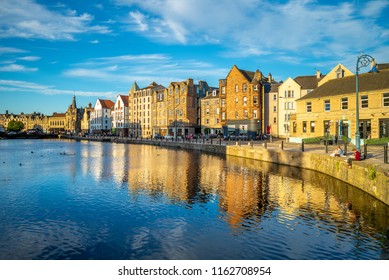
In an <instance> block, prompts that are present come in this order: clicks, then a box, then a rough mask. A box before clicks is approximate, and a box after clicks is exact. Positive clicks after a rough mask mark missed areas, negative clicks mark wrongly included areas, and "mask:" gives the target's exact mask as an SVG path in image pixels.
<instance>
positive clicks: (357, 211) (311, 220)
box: [0, 140, 389, 260]
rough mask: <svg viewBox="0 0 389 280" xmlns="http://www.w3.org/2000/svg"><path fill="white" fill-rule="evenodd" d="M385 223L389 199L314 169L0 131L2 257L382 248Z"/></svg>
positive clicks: (358, 255)
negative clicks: (15, 136)
mask: <svg viewBox="0 0 389 280" xmlns="http://www.w3.org/2000/svg"><path fill="white" fill-rule="evenodd" d="M388 227H389V207H388V206H386V205H385V204H383V203H381V202H380V201H378V200H376V199H375V198H373V197H371V196H369V195H367V194H365V193H364V192H362V191H360V190H358V189H356V188H353V187H351V186H349V185H347V184H345V183H342V182H340V181H338V180H335V179H332V178H331V177H328V176H326V175H324V174H321V173H317V172H313V171H307V170H301V169H298V168H291V167H286V166H278V165H274V164H268V163H263V162H258V161H253V160H245V159H241V158H236V157H221V156H217V155H209V154H203V153H199V152H196V151H186V150H180V149H178V150H174V149H166V148H160V147H154V146H146V145H144V146H143V145H128V144H113V143H100V142H74V141H59V140H0V259H94V260H98V259H105V260H107V259H117V260H118V259H157V260H160V259H199V260H201V259H284V260H288V259H300V260H305V259H329V260H330V259H353V260H356V259H388V258H389V242H388Z"/></svg>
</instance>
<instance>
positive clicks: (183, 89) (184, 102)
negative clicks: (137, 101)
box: [165, 79, 210, 137]
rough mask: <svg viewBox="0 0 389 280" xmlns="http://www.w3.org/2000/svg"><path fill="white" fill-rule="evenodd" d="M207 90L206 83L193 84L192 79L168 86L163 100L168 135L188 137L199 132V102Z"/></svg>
mask: <svg viewBox="0 0 389 280" xmlns="http://www.w3.org/2000/svg"><path fill="white" fill-rule="evenodd" d="M209 89H210V88H209V86H208V83H207V82H205V81H199V83H198V84H194V82H193V79H187V80H186V81H181V82H171V83H170V84H169V86H168V88H167V94H166V100H165V102H166V103H165V106H166V113H167V129H168V130H167V133H168V134H169V135H172V136H174V137H188V136H190V135H194V134H199V133H200V132H201V120H200V117H201V112H200V100H201V98H203V97H205V93H206V92H207V91H208V90H209Z"/></svg>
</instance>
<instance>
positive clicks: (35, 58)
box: [17, 55, 41, 61]
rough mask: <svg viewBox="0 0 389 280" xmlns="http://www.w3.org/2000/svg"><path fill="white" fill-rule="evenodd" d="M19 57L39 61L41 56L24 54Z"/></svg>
mask: <svg viewBox="0 0 389 280" xmlns="http://www.w3.org/2000/svg"><path fill="white" fill-rule="evenodd" d="M17 59H19V60H24V61H38V60H40V59H41V58H40V57H39V56H33V55H29V56H22V57H19V58H17Z"/></svg>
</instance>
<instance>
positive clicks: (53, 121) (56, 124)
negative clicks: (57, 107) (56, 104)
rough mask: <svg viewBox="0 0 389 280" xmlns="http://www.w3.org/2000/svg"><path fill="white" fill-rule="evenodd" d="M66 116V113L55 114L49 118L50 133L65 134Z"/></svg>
mask: <svg viewBox="0 0 389 280" xmlns="http://www.w3.org/2000/svg"><path fill="white" fill-rule="evenodd" d="M65 123H66V114H65V113H56V112H55V113H53V115H52V116H49V132H50V133H54V134H60V133H64V132H65Z"/></svg>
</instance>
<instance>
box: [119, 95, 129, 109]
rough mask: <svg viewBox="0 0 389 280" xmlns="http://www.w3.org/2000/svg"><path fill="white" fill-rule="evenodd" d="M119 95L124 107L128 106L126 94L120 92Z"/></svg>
mask: <svg viewBox="0 0 389 280" xmlns="http://www.w3.org/2000/svg"><path fill="white" fill-rule="evenodd" d="M120 97H121V98H122V100H123V104H124V107H128V95H123V94H120Z"/></svg>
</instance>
